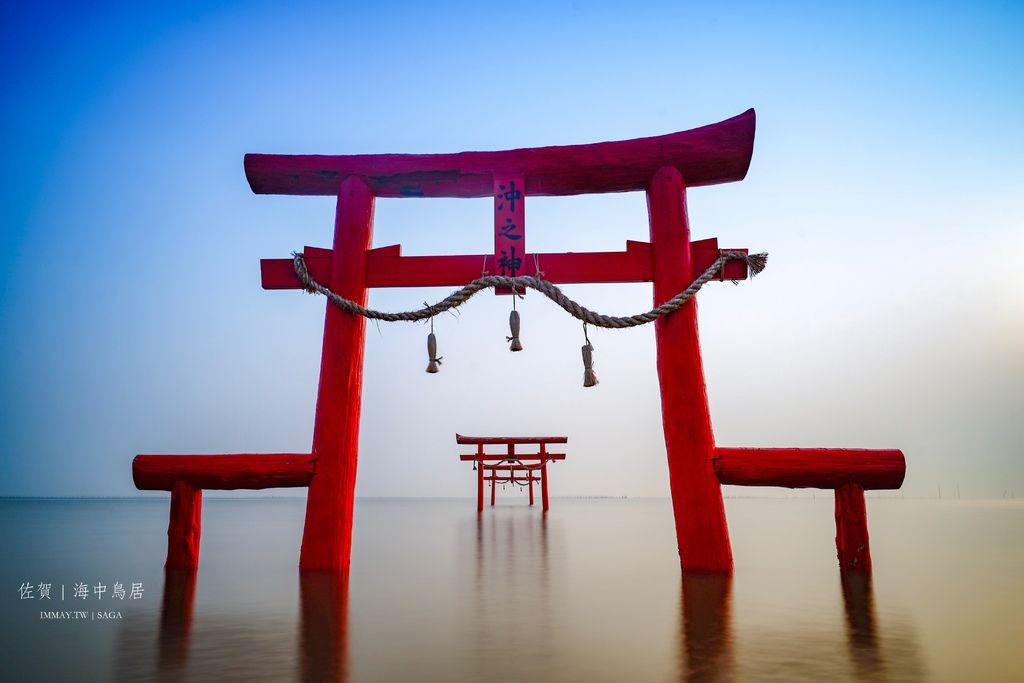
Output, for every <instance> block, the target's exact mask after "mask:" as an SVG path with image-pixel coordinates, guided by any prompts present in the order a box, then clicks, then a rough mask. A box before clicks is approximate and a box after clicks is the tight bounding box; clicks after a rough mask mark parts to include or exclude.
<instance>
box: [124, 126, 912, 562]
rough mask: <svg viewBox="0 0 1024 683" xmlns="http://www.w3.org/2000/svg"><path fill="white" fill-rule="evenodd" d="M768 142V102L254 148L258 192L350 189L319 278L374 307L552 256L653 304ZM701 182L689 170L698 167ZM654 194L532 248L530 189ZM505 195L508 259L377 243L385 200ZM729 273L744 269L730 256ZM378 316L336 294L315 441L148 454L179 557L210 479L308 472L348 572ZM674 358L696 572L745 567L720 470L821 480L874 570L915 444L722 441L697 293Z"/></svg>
mask: <svg viewBox="0 0 1024 683" xmlns="http://www.w3.org/2000/svg"><path fill="white" fill-rule="evenodd" d="M753 142H754V111H753V110H749V111H747V112H745V113H743V114H741V115H739V116H736V117H733V118H731V119H728V120H726V121H722V122H720V123H717V124H712V125H709V126H704V127H703V128H697V129H694V130H690V131H684V132H681V133H673V134H670V135H663V136H660V137H654V138H643V139H637V140H627V141H622V142H606V143H598V144H592V145H577V146H570V147H544V148H535V149H520V150H511V151H505V152H463V153H460V154H434V155H402V154H390V155H388V154H385V155H354V156H290V155H253V154H250V155H246V159H245V169H246V175H247V177H248V179H249V183H250V185H251V186H252V189H253V191H255V192H256V193H261V194H297V195H331V196H336V197H337V212H336V218H335V224H334V243H333V246H332V248H331V249H313V248H308V247H307V248H306V250H305V252H304V255H305V257H306V262H307V264H308V267H309V271H310V273H311V274H312V275H313V277H314V278H315V279H316V280H317V281H319V282H322V283H325V284H327V285H328V286H329V287H330V288H331V289H332V290H333V291H334V292H336V293H338V294H339V295H341V296H343V297H345V298H348V299H350V300H353V301H355V302H357V303H360V304H363V305H365V303H366V298H367V292H368V288H370V287H429V286H444V285H453V286H454V285H463V284H465V283H466V282H468V281H470V280H472V279H474V278H475V277H477V276H479V274H480V272H481V264H483V268H484V269H487V270H489V272H491V273H498V272H499V270H500V271H501V273H502V274H508V275H533V274H535V264H537V263H538V262H541V261H542V262H543V271H544V277H545V278H546V279H547V280H549V281H551V282H554V283H555V284H563V283H581V282H652V283H653V285H654V302H655V303H656V304H660V303H662V302H664V301H665V300H667V299H669V298H671V297H672V296H674V295H675V294H677V293H678V292H680V291H681V290H683V289H684V288H685V287H686V286H688V285H689V284H690V282H691V281H692V280H693V278H694V276H695V274H697V273H699V272H701V271H702V270H703V269H704V268H706V267H707V266H708V265H710V264H711V263H712V262H713V261H714V260H715V259H716V258H717V257H718V255H719V253H720V252H719V249H718V245H717V241H716V240H703V241H700V242H692V241H691V239H690V227H689V220H688V217H687V211H686V190H687V186H688V185H689V186H690V187H694V186H699V185H710V184H715V183H724V182H732V181H737V180H741V179H742V178H743V177H744V176H745V175H746V172H747V168H748V167H749V164H750V157H751V154H752V151H753ZM684 179H685V180H684ZM639 190H642V191H645V192H646V193H647V206H648V213H649V220H650V242H649V243H639V242H629V243H627V247H626V250H625V251H623V252H604V253H568V254H539V255H537V256H538V257H539V258H536V259H535V258H534V255H533V254H532V253H530V252H528V251H527V250H526V247H525V201H526V198H527V197H528V196H541V195H548V196H551V195H575V194H588V193H604V192H623V191H639ZM484 196H494V198H495V222H494V235H495V249H494V253H493V254H491V255H468V256H412V257H409V256H401V252H400V248H399V247H398V246H394V247H384V248H380V249H371V242H372V233H373V208H374V198H375V197H484ZM261 266H262V273H263V286H264V287H265V288H267V289H281V288H300V287H301V286H302V285H301V284H300V283H299V281H298V279H297V277H296V276H295V273H294V271H293V270H292V261H291V259H270V260H264V261H263V262H262V264H261ZM723 271H724V272H723V273H722V279H723V280H725V279H730V280H735V279H742V278H745V277H746V268H745V266H744V264H742V263H740V262H731V263H729V264H728V265H727V266H726V267H725V268H724V269H723ZM365 328H366V322H365V319H364V318H362V317H360V316H355V315H351V314H349V313H346V312H344V311H342V310H340V309H338V308H335V307H334V306H331V305H330V304H328V305H327V315H326V320H325V323H324V341H323V352H322V357H321V368H320V385H319V390H318V395H317V404H316V417H315V422H314V429H313V447H312V452H311V453H308V454H275V455H216V456H148V455H140V456H137V457H136V459H135V462H134V463H133V472H134V478H135V483H136V486H137V487H138V488H140V489H163V490H170V491H171V492H172V493H171V521H170V525H169V528H168V554H167V566H168V567H172V568H194V567H196V566H198V562H199V536H200V510H201V505H202V489H209V488H213V489H236V488H248V489H259V488H271V487H279V486H308V487H309V496H308V501H307V505H306V522H305V529H304V531H303V537H302V550H301V557H300V561H299V565H300V567H301V568H303V569H321V570H331V571H346V570H347V569H348V567H349V561H350V557H351V539H352V506H353V501H354V491H355V477H356V461H357V454H358V447H359V414H360V406H361V399H362V379H363V372H362V371H363V347H364V343H365ZM655 341H656V345H657V370H658V379H659V383H660V386H661V405H662V420H663V425H664V430H665V445H666V450H667V455H668V466H669V483H670V489H671V493H672V503H673V509H674V514H675V523H676V538H677V543H678V548H679V556H680V561H681V564H682V568H683V570H684V571H702V572H722V573H728V572H731V571H732V566H733V565H732V551H731V548H730V545H729V533H728V528H727V525H726V519H725V508H724V505H723V502H722V492H721V484H723V483H727V484H736V485H756V486H791V487H798V486H810V487H819V488H832V489H835V492H836V528H837V531H836V543H837V548H838V555H839V562H840V566H841V567H843V568H847V569H868V568H869V567H870V554H869V552H868V543H867V524H866V515H865V511H864V490H865V489H870V488H898V487H899V486H900V484H901V483H902V480H903V475H904V470H905V465H904V461H903V455H902V453H900V452H899V451H866V450H837V449H724V448H716V446H715V443H714V437H713V435H712V430H711V419H710V414H709V410H708V401H707V392H706V388H705V385H704V370H703V364H702V361H701V356H700V346H699V341H698V335H697V305H696V301H693V300H691V301H690V302H688V303H687V304H685V305H684V306H683V307H682V308H681V309H679V310H678V311H676V312H675V313H673V314H671V315H668V316H665V317H663V318H660V319H659V320H658V321H657V322H656V323H655Z"/></svg>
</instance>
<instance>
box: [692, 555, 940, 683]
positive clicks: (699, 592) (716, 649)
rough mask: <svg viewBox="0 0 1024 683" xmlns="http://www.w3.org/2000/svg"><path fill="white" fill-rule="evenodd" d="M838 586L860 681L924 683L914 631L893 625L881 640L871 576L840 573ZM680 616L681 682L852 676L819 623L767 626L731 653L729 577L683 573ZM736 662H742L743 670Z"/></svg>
mask: <svg viewBox="0 0 1024 683" xmlns="http://www.w3.org/2000/svg"><path fill="white" fill-rule="evenodd" d="M840 583H841V585H842V594H843V609H844V613H845V623H846V629H845V635H846V645H847V648H846V649H847V652H848V654H849V659H851V660H852V663H853V669H852V673H854V674H855V675H856V678H857V679H858V680H901V681H918V680H923V679H924V678H925V676H924V672H923V667H922V665H921V662H920V658H919V655H918V646H917V641H916V639H915V637H914V634H913V632H912V631H911V629H910V628H909V627H908V626H907V625H906V624H905V623H904V622H902V621H901V620H896V621H894V623H892V624H891V626H890V628H889V629H888V630H887V631H885V632H884V636H883V635H882V634H880V632H879V628H878V621H877V618H876V615H875V598H874V591H873V588H872V576H871V573H870V572H868V573H865V572H852V571H841V572H840ZM679 613H680V617H679V622H680V629H681V632H682V633H681V637H680V644H679V655H678V656H679V680H681V681H722V680H732V679H734V678H737V679H746V678H757V679H759V680H780V681H788V680H793V679H796V678H799V679H804V678H806V679H832V678H843V677H846V676H848V675H849V674H850V673H851V669H850V662H849V660H847V658H846V657H844V656H843V655H842V651H841V650H836V649H835V646H834V645H833V643H834V642H835V640H834V639H833V638H831V637H829V633H828V629H827V627H825V626H823V625H822V624H821V623H817V622H815V621H810V622H808V623H805V624H803V625H794V624H789V625H785V624H784V625H782V626H780V627H779V628H778V629H775V628H764V627H762V628H761V629H759V630H758V631H757V632H756V634H755V636H754V638H753V639H751V641H750V643H749V644H748V645H746V646H745V647H744V646H741V647H739V648H735V649H736V653H734V643H733V634H732V578H731V577H728V576H718V575H713V574H690V575H687V574H684V575H683V579H682V591H681V597H680V610H679ZM818 616H819V617H820V616H825V615H818ZM735 655H738V656H739V658H740V661H741V662H742V663H743V666H742V667H741V670H740V671H737V670H736V669H737V666H736V656H735Z"/></svg>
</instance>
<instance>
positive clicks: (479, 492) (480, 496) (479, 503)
mask: <svg viewBox="0 0 1024 683" xmlns="http://www.w3.org/2000/svg"><path fill="white" fill-rule="evenodd" d="M481 448H483V446H481ZM483 509H484V468H483V467H477V468H476V510H477V512H483Z"/></svg>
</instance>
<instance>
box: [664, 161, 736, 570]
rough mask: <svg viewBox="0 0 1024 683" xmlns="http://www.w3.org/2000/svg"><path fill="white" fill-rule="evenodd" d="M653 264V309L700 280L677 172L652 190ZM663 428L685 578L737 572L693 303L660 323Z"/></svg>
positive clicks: (683, 190) (666, 175)
mask: <svg viewBox="0 0 1024 683" xmlns="http://www.w3.org/2000/svg"><path fill="white" fill-rule="evenodd" d="M647 208H648V212H649V215H650V228H651V246H652V249H653V256H654V259H653V260H654V303H655V304H660V303H662V302H664V301H667V300H668V299H670V298H671V297H673V296H675V295H676V294H677V293H678V292H680V291H681V290H683V289H684V288H685V287H687V286H688V285H689V284H690V282H691V281H692V279H693V266H692V260H691V254H690V227H689V222H688V218H687V215H686V185H685V183H684V181H683V177H682V175H680V173H679V171H677V170H676V169H675V168H663V169H661V170H659V171H658V172H657V173H656V174H655V175H654V177H653V178H652V179H651V182H650V184H649V185H648V187H647ZM654 336H655V341H656V343H657V362H658V381H659V383H660V384H661V411H662V423H663V425H664V429H665V446H666V449H667V452H668V469H669V484H670V488H671V491H672V507H673V511H674V514H675V522H676V540H677V542H678V546H679V558H680V561H681V563H682V568H683V571H699V572H724V573H728V572H731V571H732V551H731V549H730V546H729V531H728V527H727V525H726V520H725V506H724V505H723V503H722V489H721V485H720V484H719V483H718V478H717V477H716V476H715V472H714V469H713V467H712V464H711V456H712V453H713V450H714V437H713V435H712V432H711V416H710V414H709V411H708V399H707V390H706V388H705V386H704V367H703V365H702V362H701V357H700V345H699V341H698V337H697V304H696V301H695V300H690V301H689V302H688V303H686V304H685V305H684V306H683V307H682V308H681V309H679V310H678V311H676V312H675V313H673V314H671V315H668V316H665V317H662V318H659V319H658V320H657V322H655V323H654Z"/></svg>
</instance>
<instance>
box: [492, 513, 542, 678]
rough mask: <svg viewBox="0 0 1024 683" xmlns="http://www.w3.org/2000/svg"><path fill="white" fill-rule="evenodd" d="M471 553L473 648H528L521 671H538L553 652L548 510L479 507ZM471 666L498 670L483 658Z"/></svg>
mask: <svg viewBox="0 0 1024 683" xmlns="http://www.w3.org/2000/svg"><path fill="white" fill-rule="evenodd" d="M510 512H511V514H508V513H510ZM523 513H526V514H523ZM475 555H476V572H475V581H474V596H473V597H474V608H473V614H474V617H473V620H474V625H473V628H472V632H473V633H474V640H475V645H474V652H476V653H491V654H492V655H493V654H495V653H499V652H502V651H504V653H505V654H507V653H510V652H511V653H515V652H524V653H525V652H529V653H530V658H531V661H530V662H529V663H528V664H527V663H524V664H522V665H521V666H523V667H526V668H520V672H521V673H522V674H523V675H526V672H527V670H528V669H533V670H534V671H535V673H534V674H533V677H536V676H537V675H538V674H539V673H540V672H541V671H542V665H539V664H538V663H539V662H541V661H544V660H545V659H547V658H549V657H552V656H553V653H552V651H551V643H552V630H553V629H552V624H551V620H552V616H551V600H552V596H551V573H550V570H549V564H550V559H549V555H550V552H549V544H548V520H547V516H546V515H537V514H533V512H532V510H531V511H529V512H527V511H520V510H511V511H510V510H508V509H505V510H501V512H500V513H495V511H494V510H493V509H488V511H486V512H483V513H478V514H477V515H476V548H475ZM523 625H529V628H527V629H524V628H523ZM496 646H497V650H496ZM503 660H504V657H501V659H499V664H500V663H501V662H502V661H503ZM534 667H536V668H534ZM473 668H474V669H475V674H476V676H477V677H494V676H495V675H496V674H497V673H498V671H496V668H495V663H494V662H488V661H486V659H483V658H481V659H478V660H477V661H476V662H475V666H474V667H473Z"/></svg>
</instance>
